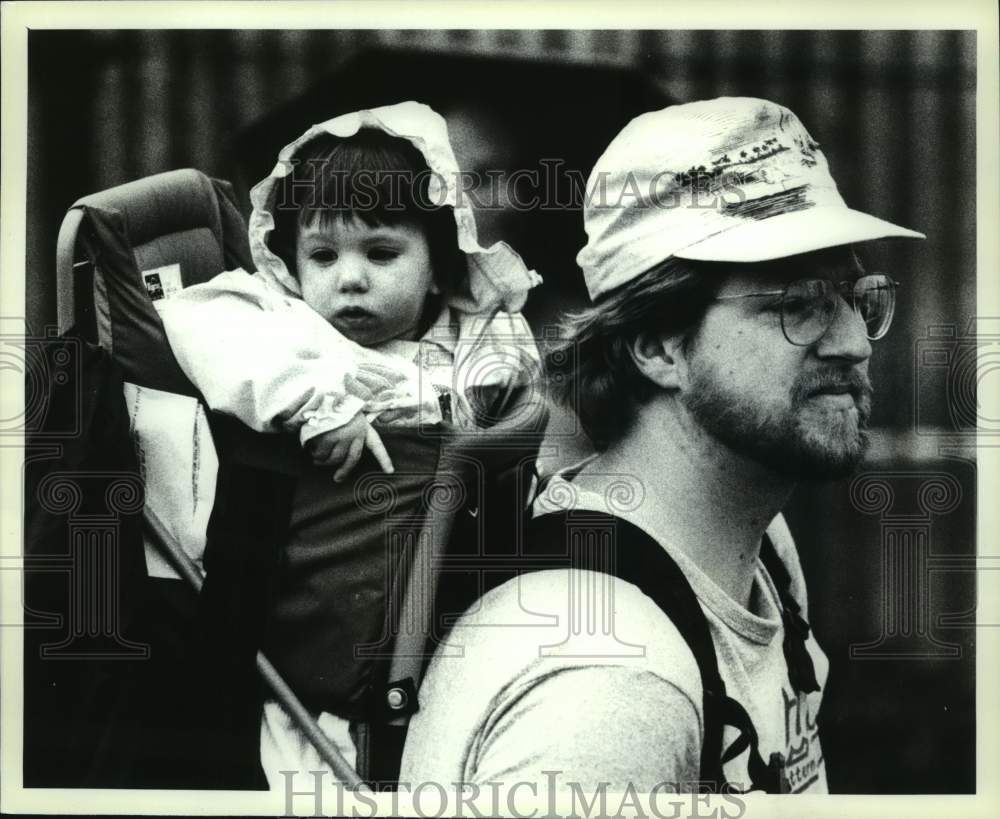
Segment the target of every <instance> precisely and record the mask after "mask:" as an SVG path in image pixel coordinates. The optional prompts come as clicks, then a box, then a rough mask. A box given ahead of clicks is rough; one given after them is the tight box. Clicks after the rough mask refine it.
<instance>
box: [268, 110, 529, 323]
mask: <svg viewBox="0 0 1000 819" xmlns="http://www.w3.org/2000/svg"><path fill="white" fill-rule="evenodd" d="M362 128H378V129H379V130H382V131H385V132H386V133H388V134H390V135H392V136H395V137H399V138H401V139H405V140H406V141H407V142H410V143H411V144H412V145H413V146H414V147H415V148H416V149H417V150H418V151H420V153H421V154H422V155H423V157H424V160H425V161H426V162H427V166H428V167H429V168H430V170H431V177H430V188H429V191H428V194H429V197H430V199H431V201H433V202H437V203H439V204H441V205H451V207H452V209H453V211H454V214H455V229H456V232H457V236H458V247H459V249H460V250H461V251H462V252H463V253H465V255H466V258H467V260H468V273H467V275H466V277H465V280H464V282H463V283H462V285H461V286H460V287H459V289H458V290H457V291H456V292H455V293H454V294H452V296H451V297H450V298H449V300H448V302H449V305H450V306H451V307H453V308H454V309H456V310H459V311H461V312H464V313H484V312H493V311H496V310H506V311H507V312H517V311H519V310H520V309H521V308H522V307H523V306H524V302H525V300H526V299H527V295H528V291H529V290H530V289H531V288H532V287H534V286H535V285H536V284H538V283H540V282H541V277H540V276H539V275H538V274H537V273H536V272H535V271H533V270H528V269H527V267H526V266H525V264H524V262H523V261H522V259H521V257H520V256H519V255H518V254H517V253H516V252H515V251H514V250H513V249H512V248H511V247H510V245H508V244H507V243H506V242H497V243H496V244H495V245H493V246H492V247H489V248H483V247H480V245H479V242H478V240H477V234H476V221H475V217H474V215H473V213H472V210H471V209H470V208H469V207H468V206H466V205H462V206H461V207H459V206H458V191H457V182H458V180H459V179H460V178H461V177H460V176H459V168H458V163H457V162H456V160H455V154H454V152H453V151H452V149H451V143H450V142H449V141H448V129H447V126H446V124H445V121H444V118H443V117H442V116H441V115H440V114H438V113H437V112H436V111H434V110H433V109H431V108H429V107H428V106H426V105H423V104H422V103H418V102H412V101H411V102H401V103H399V104H397V105H387V106H383V107H381V108H372V109H371V110H364V111H355V112H353V113H350V114H344V115H342V116H339V117H335V118H334V119H330V120H327V121H326V122H321V123H319V124H318V125H313V126H312V127H310V128H309V130H307V131H306V132H305V133H304V134H303V135H302V136H300V137H299V138H298V139H296V140H295V141H294V142H291V143H289V144H288V145H286V146H285V147H284V148H282V149H281V151H280V152H279V153H278V162H277V164H276V165H275V166H274V170H273V171H271V173H270V175H269V176H268V177H267V178H265V179H263V180H261V181H260V182H258V183H257V185H255V186H254V188H253V190H251V192H250V201H251V203H252V205H253V211H252V212H251V214H250V223H249V234H250V251H251V253H252V254H253V260H254V264H255V265H256V266H257V275H258V276H260V277H261V278H263V279H264V280H265V282H266V283H267V284H268V285H269V286H270V287H272V288H276V289H278V290H280V291H282V292H283V293H285V294H286V295H291V296H295V297H298V298H301V297H302V291H301V289H300V288H299V283H298V280H297V279H296V278H295V277H294V276H293V275H292V274H291V273H290V272H289V271H288V268H287V267H286V266H285V263H284V262H283V261H282V260H281V259H280V258H279V257H278V256H276V255H275V254H274V253H273V252H272V251H271V249H270V248H269V247H268V246H267V237H268V235H269V234H270V233H271V231H272V230H274V217H273V216H272V213H271V209H272V206H273V202H274V196H275V191H276V187H277V183H278V181H279V180H280V179H282V178H284V177H285V176H287V175H288V174H289V173H291V172H292V168H293V165H292V162H291V160H292V158H293V157H294V156H295V154H296V152H297V151H298V150H299V148H300V147H301V146H302V145H304V144H305V143H306V142H308V141H309V140H311V139H313V138H314V137H316V136H319V135H320V134H332V135H333V136H338V137H350V136H353V135H354V134H356V133H357V132H358V131H359V130H361V129H362Z"/></svg>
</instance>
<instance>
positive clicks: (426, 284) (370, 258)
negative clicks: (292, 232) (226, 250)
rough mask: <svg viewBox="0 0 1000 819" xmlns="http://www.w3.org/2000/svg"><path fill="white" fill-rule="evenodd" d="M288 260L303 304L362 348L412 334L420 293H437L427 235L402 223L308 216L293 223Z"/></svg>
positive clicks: (420, 304) (421, 304)
mask: <svg viewBox="0 0 1000 819" xmlns="http://www.w3.org/2000/svg"><path fill="white" fill-rule="evenodd" d="M295 262H296V266H297V270H298V277H299V285H300V286H301V288H302V298H303V299H304V300H305V302H306V304H308V305H309V306H310V307H312V309H313V310H315V311H316V312H317V313H319V314H320V315H321V316H323V318H325V319H326V320H327V321H328V322H330V323H331V324H332V325H333V326H334V327H336V328H337V329H338V330H339V331H340V332H341V333H343V334H344V335H345V336H347V337H348V338H349V339H351V340H352V341H355V342H357V343H358V344H361V345H363V346H365V347H372V346H375V345H377V344H381V343H382V342H384V341H389V340H390V339H410V340H412V339H414V338H416V334H417V325H418V323H419V321H420V316H421V313H422V312H423V309H424V303H425V302H426V300H427V294H428V293H436V292H438V291H437V288H436V287H435V285H434V277H433V271H432V269H431V261H430V249H429V247H428V244H427V237H426V235H425V233H424V230H423V228H421V227H419V226H418V225H416V224H413V223H409V222H403V223H401V224H398V225H391V226H390V225H376V226H375V227H369V226H368V225H366V224H365V223H364V222H362V221H361V220H360V219H356V218H351V219H348V220H340V219H333V220H320V219H314V220H313V221H312V222H311V223H308V224H300V225H299V229H298V240H297V242H296V246H295Z"/></svg>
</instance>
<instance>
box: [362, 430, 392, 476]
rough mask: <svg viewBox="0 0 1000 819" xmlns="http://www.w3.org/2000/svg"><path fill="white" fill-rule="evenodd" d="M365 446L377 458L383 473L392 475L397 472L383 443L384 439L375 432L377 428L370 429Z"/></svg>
mask: <svg viewBox="0 0 1000 819" xmlns="http://www.w3.org/2000/svg"><path fill="white" fill-rule="evenodd" d="M365 446H366V447H368V449H369V451H370V452H371V454H372V455H374V456H375V460H376V461H378V465H379V466H381V467H382V471H383V472H386V473H388V474H392V473H393V472H395V471H396V469H395V467H394V466H393V465H392V459H391V458H390V457H389V453H388V452H386V451H385V444H383V443H382V438H381V437H380V436H379V434H378V433H377V432H376V431H375V427H372V426H369V427H368V432H367V433H366V434H365Z"/></svg>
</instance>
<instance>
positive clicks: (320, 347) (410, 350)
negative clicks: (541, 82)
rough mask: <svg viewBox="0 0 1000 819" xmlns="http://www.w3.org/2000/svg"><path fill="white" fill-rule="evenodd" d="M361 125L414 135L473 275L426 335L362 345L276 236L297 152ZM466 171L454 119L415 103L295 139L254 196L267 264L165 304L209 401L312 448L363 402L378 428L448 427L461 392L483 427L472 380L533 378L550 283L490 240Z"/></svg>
mask: <svg viewBox="0 0 1000 819" xmlns="http://www.w3.org/2000/svg"><path fill="white" fill-rule="evenodd" d="M361 128H378V129H380V130H383V131H385V132H387V133H389V134H391V135H393V136H396V137H400V138H402V139H405V140H407V141H409V142H410V143H412V144H413V145H414V146H415V147H416V148H417V149H418V150H419V151H420V152H421V154H422V155H423V157H424V159H425V160H426V162H427V164H428V166H429V168H430V170H431V176H430V190H429V196H430V198H431V201H434V202H436V203H439V204H442V205H451V206H452V208H453V210H454V215H455V227H456V233H457V239H458V245H459V248H460V249H461V250H462V251H463V252H464V253H465V255H466V259H467V262H468V265H467V267H468V273H467V276H466V277H465V280H464V282H462V284H461V286H460V287H459V288H458V290H457V292H455V293H453V294H451V295H450V296H449V298H448V302H447V304H446V305H445V307H444V309H443V310H442V311H441V314H440V315H439V316H438V317H437V320H436V321H434V322H433V324H432V326H431V327H430V329H429V330H428V332H427V333H426V334H425V335H424V337H423V338H422V339H421V340H420V342H407V341H389V342H386V343H385V344H382V345H379V346H377V347H371V348H366V347H362V346H361V345H359V344H357V343H355V342H353V341H351V340H350V339H348V338H347V337H345V336H344V335H342V334H341V333H340V332H339V331H338V330H336V329H335V328H334V327H333V326H332V325H330V324H329V323H328V322H327V321H326V320H325V319H323V318H322V317H321V316H320V315H319V314H318V313H316V312H315V311H314V310H313V309H312V308H311V307H309V306H308V305H307V304H306V303H305V301H303V299H302V292H301V290H300V288H299V283H298V281H297V280H296V278H295V277H294V276H293V275H292V274H291V273H290V272H289V270H288V269H287V267H286V266H285V263H284V262H283V261H282V260H281V259H280V258H279V257H278V256H276V255H275V254H274V253H273V252H272V251H271V250H270V248H269V247H268V245H267V237H268V235H269V233H270V232H271V231H272V230H273V229H274V219H273V216H272V213H271V207H272V204H273V199H274V196H275V193H276V188H277V183H278V181H279V180H280V179H282V178H283V177H284V176H286V175H287V174H289V173H291V171H292V167H293V166H292V162H291V159H292V157H293V156H294V155H295V153H296V152H297V151H298V149H299V148H300V147H301V146H302V145H303V144H304V143H306V142H308V141H309V140H311V139H312V138H314V137H316V136H318V135H320V134H323V133H329V134H333V135H334V136H339V137H349V136H352V135H354V134H356V133H357V132H358V130H360V129H361ZM460 178H461V177H460V176H459V169H458V165H457V163H456V161H455V156H454V153H453V152H452V149H451V145H450V143H449V141H448V133H447V128H446V125H445V121H444V119H443V118H442V117H441V116H440V115H439V114H437V113H435V112H434V111H433V110H432V109H430V108H429V107H427V106H426V105H422V104H420V103H416V102H403V103H400V104H398V105H391V106H385V107H382V108H375V109H372V110H369V111H358V112H355V113H351V114H345V115H343V116H340V117H336V118H334V119H331V120H328V121H326V122H323V123H320V124H319V125H314V126H312V127H311V128H309V130H307V131H306V132H305V133H304V134H303V135H302V136H301V137H299V138H298V139H297V140H295V141H294V142H292V143H290V144H289V145H287V146H285V147H284V148H283V149H282V150H281V152H280V153H279V155H278V162H277V164H276V166H275V168H274V170H273V171H272V172H271V174H270V175H269V176H268V177H267V178H265V179H264V180H262V181H261V182H260V183H258V184H257V185H256V186H255V187H254V189H253V190H252V192H251V201H252V203H253V212H252V214H251V216H250V222H249V239H250V248H251V252H252V254H253V260H254V263H255V265H256V267H257V272H256V273H254V274H253V275H248V274H247V273H246V271H243V270H234V271H227V272H225V273H221V274H220V275H218V276H216V277H215V278H214V279H212V280H211V281H209V282H206V283H204V284H200V285H195V286H193V287H189V288H186V289H184V290H182V291H181V292H180V293H177V294H176V295H174V296H172V297H171V298H169V299H165V300H163V301H162V302H160V303H159V304H160V305H161V306H160V318H161V319H162V321H163V324H164V327H165V329H166V333H167V337H168V340H169V342H170V346H171V347H172V348H173V351H174V354H175V356H176V357H177V361H178V363H179V364H180V366H181V369H182V370H183V371H184V373H185V374H186V375H187V376H188V378H190V379H191V381H192V383H194V385H195V386H196V387H197V388H198V389H199V391H200V392H201V393H202V395H203V396H204V398H205V401H206V402H207V404H208V405H209V406H210V407H211V408H212V409H213V410H216V411H218V412H223V413H227V414H230V415H234V416H236V417H237V418H239V419H240V420H241V421H243V422H244V423H245V424H247V425H248V426H249V427H251V428H252V429H255V430H258V431H261V432H272V431H275V432H276V431H281V430H286V431H291V432H297V433H298V434H299V435H300V439H301V441H302V443H305V442H306V441H307V440H308V439H309V438H312V437H314V436H315V435H318V434H320V433H322V432H325V431H327V430H330V429H335V428H337V427H339V426H342V425H343V424H345V423H347V422H348V421H349V420H350V419H351V418H352V417H354V415H355V414H357V412H358V411H359V410H360V411H364V412H365V415H366V417H367V418H368V420H369V421H371V422H373V423H376V424H380V423H382V424H392V425H403V426H416V425H418V424H427V423H435V422H436V421H439V420H441V410H440V405H439V402H438V395H439V394H441V393H443V392H449V393H450V394H451V396H452V399H453V405H454V406H455V412H454V415H453V420H454V422H455V423H458V424H460V425H461V424H462V423H463V422H464V423H470V422H471V419H472V418H473V414H472V412H471V410H470V398H469V390H470V388H472V387H483V386H495V387H500V388H504V387H509V386H515V385H518V384H523V383H528V382H529V381H530V380H531V378H532V377H533V375H534V373H535V372H537V367H538V362H539V358H538V351H537V347H536V345H535V342H534V339H533V337H532V335H531V332H530V329H529V327H528V325H527V323H526V322H525V321H524V318H523V316H521V314H520V313H519V312H518V311H519V310H520V309H521V308H522V307H523V305H524V302H525V300H526V298H527V292H528V290H529V289H531V288H532V287H534V286H535V285H536V284H538V283H539V282H540V281H541V278H540V277H539V276H538V274H537V273H535V272H534V271H530V270H528V269H527V268H526V267H525V265H524V263H523V261H522V260H521V258H520V256H518V254H517V253H515V252H514V251H513V250H512V249H511V248H510V247H509V246H508V245H507V244H505V243H503V242H500V243H497V244H495V245H493V246H492V247H490V248H488V249H484V248H482V247H480V246H479V244H478V242H477V238H476V225H475V219H474V217H473V214H472V211H471V210H470V209H469V208H468V207H466V206H464V205H463V203H462V202H461V201H460V198H459V192H458V190H457V182H458V180H459V179H460ZM388 410H392V412H391V413H390V412H387V411H388Z"/></svg>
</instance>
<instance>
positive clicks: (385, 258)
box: [368, 247, 399, 262]
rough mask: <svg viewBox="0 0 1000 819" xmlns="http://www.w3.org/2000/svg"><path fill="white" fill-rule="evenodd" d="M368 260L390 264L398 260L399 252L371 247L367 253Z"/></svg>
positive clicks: (389, 248)
mask: <svg viewBox="0 0 1000 819" xmlns="http://www.w3.org/2000/svg"><path fill="white" fill-rule="evenodd" d="M368 258H369V259H371V260H372V261H373V262H391V261H393V260H394V259H397V258H399V251H398V250H396V249H395V248H391V247H373V248H372V249H371V250H369V251H368Z"/></svg>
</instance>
